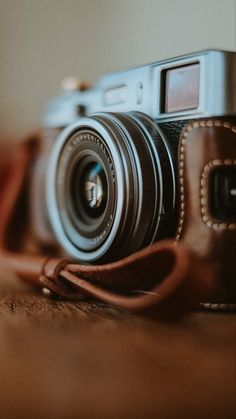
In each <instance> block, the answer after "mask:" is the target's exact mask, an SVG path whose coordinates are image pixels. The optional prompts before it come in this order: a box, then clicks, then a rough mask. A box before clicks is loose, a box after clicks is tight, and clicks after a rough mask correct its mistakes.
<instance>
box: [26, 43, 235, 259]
mask: <svg viewBox="0 0 236 419" xmlns="http://www.w3.org/2000/svg"><path fill="white" fill-rule="evenodd" d="M67 87H68V83H67ZM71 87H73V89H71ZM235 90H236V53H233V52H223V51H216V50H208V51H203V52H199V53H194V54H188V55H184V56H181V57H178V58H173V59H168V60H164V61H160V62H156V63H153V64H149V65H144V66H141V67H137V68H132V69H129V70H127V71H121V72H118V73H113V74H106V75H105V76H103V77H102V78H101V79H100V80H99V81H98V83H97V84H96V85H95V86H94V87H93V88H88V87H87V86H85V85H80V87H79V88H77V86H76V88H75V86H74V85H73V83H72V86H71V85H70V83H69V89H67V90H66V91H64V92H62V93H61V94H60V95H59V96H57V97H55V98H54V99H53V100H51V101H50V102H49V103H48V105H47V107H46V111H45V115H44V119H43V141H42V148H41V153H40V157H39V158H38V160H37V163H36V166H35V173H34V178H33V187H32V200H31V202H32V215H33V226H34V231H35V234H36V236H37V237H38V239H39V240H40V241H41V243H43V244H47V245H48V244H55V243H59V246H60V248H61V249H63V250H64V252H65V253H66V254H69V255H70V256H71V257H73V258H75V259H77V260H79V261H82V262H85V263H103V262H107V261H108V262H109V261H113V260H118V259H120V258H122V257H124V256H127V255H129V254H131V253H133V252H135V251H137V250H138V249H140V248H143V247H145V246H148V245H150V244H151V243H153V242H155V241H158V240H161V239H163V238H167V237H177V238H178V236H179V235H180V230H181V228H182V227H181V222H182V224H183V211H185V214H187V216H188V211H189V212H190V211H192V207H193V206H194V205H195V204H196V205H197V206H199V208H200V205H201V202H202V201H204V196H200V194H199V195H195V197H194V198H192V196H191V197H190V198H189V201H188V202H187V203H186V202H184V200H183V199H182V198H181V193H182V192H181V191H182V189H183V185H182V184H181V179H180V173H181V170H183V168H182V167H181V165H182V166H183V162H182V161H181V152H180V139H181V135H183V132H184V130H185V128H186V126H189V125H191V126H195V127H199V128H201V127H202V128H203V127H204V126H205V127H206V129H208V128H209V130H210V131H209V132H210V133H211V137H212V135H213V140H211V141H210V139H209V142H208V139H207V138H206V139H204V142H205V144H206V150H208V149H207V147H208V144H209V147H213V148H214V144H215V143H214V141H215V140H214V138H216V135H215V134H214V133H215V131H214V129H217V127H218V128H220V127H223V126H224V124H225V125H226V126H227V124H228V125H229V124H233V123H234V121H235V115H236V98H235V96H236V95H235ZM204 121H205V122H204ZM214 121H215V122H214ZM194 124H195V125H194ZM232 126H233V125H232ZM207 132H208V131H207ZM181 133H182V134H181ZM212 133H213V134H212ZM198 135H200V136H201V132H200V134H198ZM204 135H206V137H207V135H208V134H205V132H204ZM226 141H227V139H226V138H223V137H222V139H221V144H223V143H224V142H226ZM194 144H195V143H194ZM199 144H200V142H199ZM210 144H213V145H212V146H210ZM196 146H197V145H196ZM182 147H183V146H182ZM189 147H190V149H191V150H193V148H191V147H192V146H191V144H190V146H189ZM193 147H195V146H193ZM208 151H209V150H208ZM226 157H227V156H226ZM229 157H231V155H230V156H229ZM187 159H188V156H187ZM195 160H196V163H197V164H198V165H200V166H201V161H202V152H201V150H200V151H197V152H196V155H195ZM191 164H192V166H194V165H195V163H194V161H193V163H191ZM231 166H232V167H231ZM231 166H230V167H227V168H226V169H227V170H226V171H224V168H223V169H222V168H220V170H219V171H218V172H217V174H214V176H213V175H212V177H211V180H210V181H209V183H208V185H207V188H208V189H207V196H208V197H212V199H211V198H209V200H211V203H210V204H209V208H210V209H209V211H210V212H211V215H212V218H213V219H214V220H216V219H217V220H218V221H219V225H220V224H221V225H222V226H223V224H224V225H226V224H227V223H228V224H227V225H230V226H231V227H232V226H234V223H235V219H236V216H235V212H236V211H235V209H236V206H235V201H236V177H235V165H234V164H232V165H231ZM228 169H229V170H228ZM193 170H194V167H193ZM188 176H189V177H191V173H190V175H189V174H188V172H187V173H185V177H188ZM188 180H189V179H186V178H185V180H184V182H188ZM199 182H200V180H199ZM182 183H183V180H182ZM193 187H194V185H193ZM187 188H188V186H187ZM187 193H190V192H189V190H187ZM207 199H208V198H207ZM191 200H192V201H191ZM194 200H195V201H194ZM193 201H194V202H195V204H194V202H193ZM189 202H190V203H189ZM202 216H203V219H202V220H201V222H202V224H204V223H205V224H206V227H207V220H206V219H205V221H204V216H205V217H206V215H204V214H202ZM193 218H194V217H193ZM208 218H209V217H208ZM214 220H213V221H212V225H214ZM194 222H195V221H194ZM189 223H191V225H189V228H188V230H189V231H191V229H192V224H193V223H192V222H191V220H190V221H189ZM215 224H216V221H215ZM186 228H187V227H185V229H186ZM213 228H214V227H213ZM233 229H234V227H232V228H231V230H233ZM221 230H223V227H222V229H221ZM204 240H205V238H204ZM207 240H208V239H207ZM211 240H212V239H211ZM214 240H215V239H214ZM234 240H235V238H234ZM187 241H188V239H187ZM192 241H193V242H194V234H192ZM199 243H200V244H199ZM199 243H196V244H195V247H196V248H198V247H199V246H200V247H201V238H200V239H199ZM234 243H235V242H234ZM200 247H199V248H198V251H199V253H201V248H200Z"/></svg>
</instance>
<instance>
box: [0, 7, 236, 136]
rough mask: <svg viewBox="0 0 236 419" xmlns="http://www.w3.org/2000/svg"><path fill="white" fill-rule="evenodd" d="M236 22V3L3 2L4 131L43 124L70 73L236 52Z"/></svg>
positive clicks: (0, 103) (93, 73) (0, 110)
mask: <svg viewBox="0 0 236 419" xmlns="http://www.w3.org/2000/svg"><path fill="white" fill-rule="evenodd" d="M235 27H236V14H235V0H224V1H223V0H196V1H193V0H126V1H125V0H116V1H114V0H110V1H109V0H35V1H34V0H0V59H1V67H0V89H1V95H0V125H1V126H0V131H1V133H4V135H5V137H6V138H12V139H15V138H17V136H19V135H22V133H24V132H27V131H28V130H29V129H31V128H32V127H35V126H37V125H38V124H39V120H40V116H41V113H42V107H43V104H44V102H45V101H46V100H47V99H48V98H49V97H50V96H51V95H53V94H55V92H56V91H57V89H58V86H59V85H60V80H61V79H62V78H63V77H65V76H68V75H78V76H80V77H81V78H86V79H89V80H92V81H94V80H95V79H96V77H97V76H98V75H99V74H101V73H102V72H105V71H108V70H109V71H110V70H113V69H122V68H125V67H128V66H132V65H137V64H143V63H147V62H151V61H155V60H158V59H162V58H167V57H171V56H176V55H178V54H182V53H186V52H191V51H196V50H199V49H204V48H208V47H217V48H223V49H230V50H235V48H236V39H235Z"/></svg>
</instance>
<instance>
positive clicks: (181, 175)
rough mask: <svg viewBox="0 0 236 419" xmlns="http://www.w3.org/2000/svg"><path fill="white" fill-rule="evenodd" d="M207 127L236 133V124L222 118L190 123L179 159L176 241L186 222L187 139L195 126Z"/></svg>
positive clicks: (183, 138)
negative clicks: (178, 202)
mask: <svg viewBox="0 0 236 419" xmlns="http://www.w3.org/2000/svg"><path fill="white" fill-rule="evenodd" d="M200 127H202V128H206V127H223V128H226V129H230V131H232V132H234V133H236V126H234V125H232V124H231V123H230V122H224V121H221V120H208V121H199V122H197V121H196V122H193V123H192V124H189V125H188V126H187V127H186V128H185V130H184V132H183V134H182V138H181V143H180V159H179V182H180V215H179V225H178V229H177V234H176V242H177V241H178V240H179V239H180V236H181V233H182V229H183V223H184V217H185V196H184V194H185V190H184V173H185V171H184V169H185V146H186V140H187V137H188V135H189V133H190V132H191V131H192V130H193V129H195V128H200Z"/></svg>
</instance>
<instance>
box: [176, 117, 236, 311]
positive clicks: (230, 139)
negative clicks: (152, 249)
mask: <svg viewBox="0 0 236 419" xmlns="http://www.w3.org/2000/svg"><path fill="white" fill-rule="evenodd" d="M179 174H180V217H179V226H178V231H177V236H176V239H177V241H179V240H181V241H184V242H185V244H186V245H187V246H188V247H189V248H191V249H192V250H193V251H194V252H195V253H196V254H197V255H198V256H199V257H200V258H201V259H205V260H207V261H210V262H213V264H214V265H215V267H216V269H217V272H218V287H217V291H216V293H215V294H214V295H213V296H212V298H211V299H210V302H214V303H228V304H231V303H235V293H236V120H235V118H234V119H233V120H230V122H227V121H224V120H204V121H199V122H194V123H192V124H190V125H188V126H187V127H186V128H185V129H184V131H183V132H182V135H181V142H180V147H179Z"/></svg>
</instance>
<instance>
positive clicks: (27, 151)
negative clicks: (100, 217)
mask: <svg viewBox="0 0 236 419" xmlns="http://www.w3.org/2000/svg"><path fill="white" fill-rule="evenodd" d="M37 143H38V139H37V138H29V139H28V140H27V141H25V142H24V143H23V144H22V145H21V146H20V147H19V149H18V150H17V153H16V156H15V158H14V159H13V161H12V163H11V166H10V168H9V170H8V173H7V174H6V176H7V177H6V182H5V185H4V188H2V190H1V191H0V197H1V198H2V199H1V202H2V205H1V207H0V252H1V257H2V258H4V259H5V261H7V263H8V264H9V265H10V266H11V268H12V269H13V270H14V271H15V272H16V273H17V274H18V275H19V276H20V277H22V278H24V279H25V280H28V281H30V282H31V283H32V284H35V285H37V286H40V287H46V288H48V289H49V290H51V291H52V292H53V293H56V294H58V295H60V296H62V297H64V298H69V299H77V298H81V297H84V296H90V297H95V298H97V299H99V300H102V301H104V302H106V303H110V304H114V305H116V306H118V307H121V308H125V309H128V310H132V311H143V310H147V309H149V308H155V309H156V310H157V311H161V312H168V313H170V312H171V311H172V312H174V313H176V314H177V313H182V312H184V311H186V310H189V309H191V308H192V307H194V306H196V305H197V304H198V302H199V301H200V300H202V298H204V297H206V295H207V294H208V293H209V292H210V291H211V290H212V287H213V282H214V274H213V271H212V269H211V268H209V266H207V265H206V264H205V263H204V262H203V261H201V260H200V259H198V258H197V257H195V256H194V255H193V254H192V253H191V252H190V251H189V250H187V249H186V248H185V247H184V246H183V245H182V244H178V245H176V244H175V243H174V241H163V242H159V243H156V244H154V245H152V246H151V247H149V248H146V249H143V250H141V251H139V252H137V253H135V254H133V255H131V256H129V257H127V258H125V259H123V260H121V261H118V262H115V263H111V264H106V265H100V266H87V265H81V264H74V263H70V262H69V261H66V260H63V259H59V258H48V256H41V255H32V254H26V253H24V252H22V249H23V243H22V239H24V231H25V230H24V229H23V231H22V227H24V218H25V217H24V216H26V218H27V213H25V214H22V208H25V205H23V204H22V202H21V199H22V195H23V197H24V191H25V187H26V185H27V179H28V178H29V175H30V168H31V164H32V162H33V160H34V157H35V156H36V154H37ZM25 201H27V197H24V204H25ZM25 211H26V210H25ZM23 212H24V211H23ZM12 227H14V228H12ZM20 231H22V233H21V234H19V232H20Z"/></svg>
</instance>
